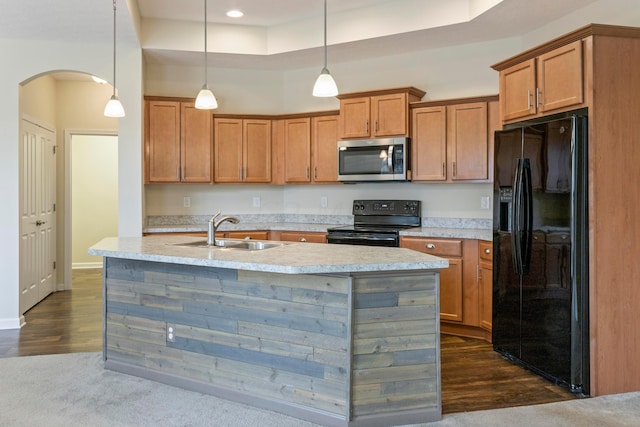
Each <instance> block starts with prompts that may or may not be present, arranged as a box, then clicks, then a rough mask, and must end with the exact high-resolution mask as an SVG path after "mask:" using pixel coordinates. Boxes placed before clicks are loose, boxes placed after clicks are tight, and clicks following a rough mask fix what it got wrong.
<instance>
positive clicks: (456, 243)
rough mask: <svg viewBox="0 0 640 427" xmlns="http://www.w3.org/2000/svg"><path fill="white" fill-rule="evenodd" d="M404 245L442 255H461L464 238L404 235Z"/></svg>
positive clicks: (415, 249)
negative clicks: (429, 237)
mask: <svg viewBox="0 0 640 427" xmlns="http://www.w3.org/2000/svg"><path fill="white" fill-rule="evenodd" d="M401 246H402V247H405V248H409V249H413V250H414V251H420V252H424V253H427V254H430V255H436V256H442V257H461V256H462V240H456V239H424V238H416V237H403V238H402V244H401Z"/></svg>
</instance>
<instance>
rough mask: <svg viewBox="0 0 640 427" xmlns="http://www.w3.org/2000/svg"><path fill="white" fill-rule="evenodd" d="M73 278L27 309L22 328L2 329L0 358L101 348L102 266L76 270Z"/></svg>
mask: <svg viewBox="0 0 640 427" xmlns="http://www.w3.org/2000/svg"><path fill="white" fill-rule="evenodd" d="M72 281H73V286H72V290H70V291H64V292H54V293H53V294H51V295H49V296H48V297H47V298H45V299H44V300H43V301H41V302H40V303H39V304H37V305H36V306H35V307H33V308H32V309H30V310H29V311H27V312H26V313H25V321H26V325H25V326H23V327H22V328H21V329H11V330H0V357H11V356H33V355H38V354H60V353H79V352H85V351H102V269H86V270H78V269H76V270H73V276H72Z"/></svg>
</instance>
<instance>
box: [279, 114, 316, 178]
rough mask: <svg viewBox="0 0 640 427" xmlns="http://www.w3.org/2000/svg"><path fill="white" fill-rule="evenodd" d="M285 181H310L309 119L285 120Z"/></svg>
mask: <svg viewBox="0 0 640 427" xmlns="http://www.w3.org/2000/svg"><path fill="white" fill-rule="evenodd" d="M284 126H285V129H284V161H285V165H284V179H285V182H310V181H311V119H310V118H302V119H291V120H285V124H284Z"/></svg>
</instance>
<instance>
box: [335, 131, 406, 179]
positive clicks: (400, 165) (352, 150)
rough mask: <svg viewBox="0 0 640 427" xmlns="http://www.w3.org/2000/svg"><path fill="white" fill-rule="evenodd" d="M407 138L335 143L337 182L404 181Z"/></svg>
mask: <svg viewBox="0 0 640 427" xmlns="http://www.w3.org/2000/svg"><path fill="white" fill-rule="evenodd" d="M409 141H410V140H409V138H380V139H357V140H356V139H354V140H341V141H338V180H339V181H344V182H367V181H407V180H408V168H409V167H410V166H409V165H410V164H411V163H410V162H409Z"/></svg>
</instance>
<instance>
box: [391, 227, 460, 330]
mask: <svg viewBox="0 0 640 427" xmlns="http://www.w3.org/2000/svg"><path fill="white" fill-rule="evenodd" d="M400 246H401V247H403V248H409V249H413V250H415V251H419V252H424V253H427V254H430V255H435V256H439V257H443V258H447V259H448V260H449V268H443V269H441V270H440V319H441V320H446V321H452V322H462V320H463V317H462V315H463V312H462V310H463V306H462V300H463V287H462V277H463V274H462V272H463V261H462V258H461V257H462V254H463V250H462V247H463V243H462V240H458V239H432V238H421V237H401V239H400ZM452 256H453V257H456V258H450V257H452Z"/></svg>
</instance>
